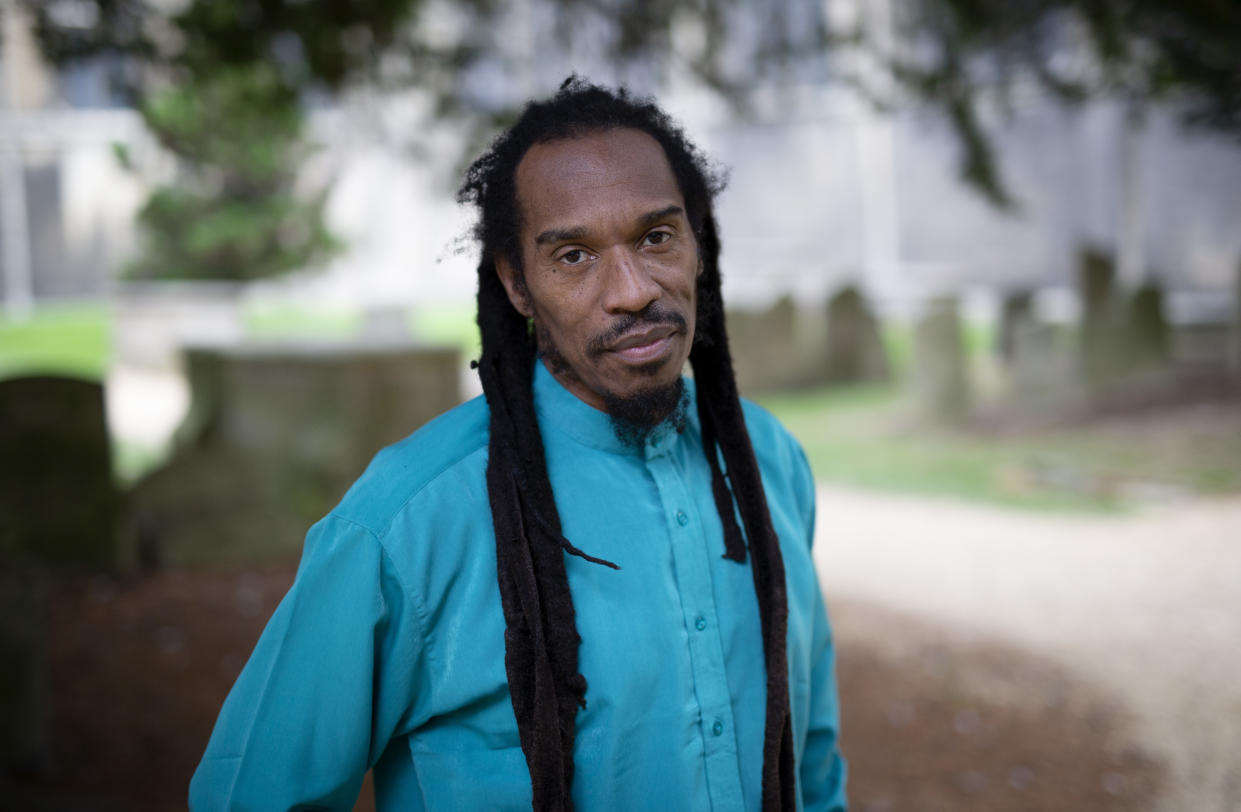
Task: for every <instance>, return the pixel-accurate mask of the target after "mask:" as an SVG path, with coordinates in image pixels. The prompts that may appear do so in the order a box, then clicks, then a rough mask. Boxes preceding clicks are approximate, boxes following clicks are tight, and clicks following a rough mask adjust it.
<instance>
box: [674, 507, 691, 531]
mask: <svg viewBox="0 0 1241 812" xmlns="http://www.w3.org/2000/svg"><path fill="white" fill-rule="evenodd" d="M677 524H679V525H681V526H682V527H684V526H685V525H687V524H689V516H688V515H686V513H685V511H683V510H678V511H677Z"/></svg>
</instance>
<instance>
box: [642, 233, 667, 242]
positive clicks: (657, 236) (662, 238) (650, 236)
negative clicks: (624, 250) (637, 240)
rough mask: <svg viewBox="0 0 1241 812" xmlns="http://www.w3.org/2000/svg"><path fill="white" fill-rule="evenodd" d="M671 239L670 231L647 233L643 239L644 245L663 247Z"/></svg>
mask: <svg viewBox="0 0 1241 812" xmlns="http://www.w3.org/2000/svg"><path fill="white" fill-rule="evenodd" d="M670 239H672V232H670V231H650V232H647V235H646V236H645V237H643V238H642V244H643V245H663V244H664V243H666V242H668V240H670Z"/></svg>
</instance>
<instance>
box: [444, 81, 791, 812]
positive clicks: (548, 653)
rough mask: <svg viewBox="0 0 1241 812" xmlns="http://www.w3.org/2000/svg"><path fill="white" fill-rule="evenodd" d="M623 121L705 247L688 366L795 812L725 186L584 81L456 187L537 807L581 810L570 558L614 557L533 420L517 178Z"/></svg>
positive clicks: (659, 131) (777, 564)
mask: <svg viewBox="0 0 1241 812" xmlns="http://www.w3.org/2000/svg"><path fill="white" fill-rule="evenodd" d="M620 128H630V129H636V130H640V131H642V132H645V133H647V134H648V135H650V136H651V137H653V138H654V139H655V140H656V141H657V142H659V144H660V146H661V147H663V150H664V154H665V155H666V156H667V158H668V162H669V164H670V165H671V167H672V171H673V174H674V176H675V177H676V180H677V185H678V187H679V189H680V191H681V194H682V196H683V197H684V198H685V206H686V213H687V216H688V218H689V221H690V225H691V227H692V228H693V230H694V234H695V237H696V238H697V242H698V249H699V256H700V257H701V261H702V269H703V270H702V273H701V274H700V275H699V277H698V281H697V302H698V304H697V313H696V319H697V328H696V334H695V337H694V344H693V347H692V348H691V350H690V363H691V365H692V366H693V369H694V380H695V383H696V386H697V390H698V416H699V422H700V423H701V425H702V443H703V448H704V449H705V451H706V458H707V463H708V465H709V467H710V471H711V488H712V494H713V496H714V499H715V504H716V509H717V510H718V512H719V515H720V520H721V522H722V523H723V527H724V557H725V558H728V559H731V560H733V561H736V562H739V563H744V562H745V561H746V558H747V544H746V540H747V539H748V540H749V545H748V548H749V556H748V557H749V559H750V567H751V570H752V572H753V576H754V591H755V593H756V595H757V597H758V608H759V618H760V623H761V628H762V638H763V653H764V659H765V664H766V671H767V707H766V726H765V729H764V735H763V770H762V807H763V809H764V810H765V812H772V811H774V810H789V809H793V808H795V806H796V801H795V797H794V795H795V787H796V785H795V778H794V764H793V734H792V726H791V722H790V715H789V704H788V664H787V651H786V643H785V639H786V633H787V628H788V602H787V596H786V593H785V582H784V563H783V559H782V558H781V556H780V547H779V540H778V539H777V537H776V533H775V530H774V529H773V528H772V524H771V516H770V513H769V512H768V508H767V499H766V496H765V494H764V492H763V484H762V481H761V479H760V475H759V470H758V462H757V460H756V459H755V456H754V449H753V447H752V446H751V444H750V438H749V433H748V431H747V430H746V426H745V420H744V418H743V415H742V410H741V402H740V400H739V399H738V395H737V384H736V380H735V378H734V376H733V369H732V358H731V356H730V354H729V350H728V338H727V335H726V333H725V329H724V309H723V299H722V297H721V294H720V272H719V253H720V243H719V237H718V234H717V231H716V224H715V216H714V214H713V211H712V200H713V198H714V196H715V195H716V193H718V192H719V190H720V189H721V188H722V187H723V182H722V180H721V179H720V178H719V177H718V176H717V175H716V174H715V173H713V172H712V171H711V169H710V168H709V166H708V164H707V162H706V160H705V159H704V158H703V156H702V155H701V154H700V153H699V152H698V151H697V150H696V149H695V148H694V147H693V146H692V145H691V144H690V143H689V141H688V140H687V139H686V137H685V135H684V134H683V133H682V131H681V130H680V128H678V127H677V126H676V125H675V124H674V123H673V122H672V121H671V119H669V118H668V116H667V115H666V114H665V113H664V112H663V111H662V110H660V109H659V108H658V107H656V106H655V104H654V103H653V102H651V101H650V100H646V99H637V98H634V97H632V96H631V95H629V94H628V93H627V92H626V91H625V90H624V89H621V90H618V91H615V92H613V91H610V90H607V89H605V88H601V87H598V86H595V85H591V84H588V83H586V82H583V81H581V80H579V79H578V78H577V77H570V78H569V79H568V80H566V81H565V83H564V84H563V85H561V87H560V90H559V92H558V93H557V94H556V95H555V96H553V97H552V98H551V99H549V100H547V101H545V102H532V103H530V104H529V105H527V106H526V108H525V110H524V111H523V113H522V115H521V117H520V118H519V119H518V120H517V122H516V123H515V124H514V125H513V126H512V127H511V128H510V129H509V130H507V131H506V132H505V133H503V134H501V135H500V136H499V137H498V138H497V139H496V141H495V142H494V143H493V144H492V146H491V149H490V150H489V151H488V152H487V153H486V154H484V155H483V156H482V157H481V158H479V159H478V160H477V161H476V162H475V163H474V164H473V165H472V166H471V167H470V168H469V170H468V172H467V174H466V178H465V182H464V183H463V184H462V186H461V190H460V191H459V193H458V199H459V200H460V201H461V202H463V203H471V204H473V205H475V206H476V207H477V208H478V209H479V214H480V216H479V221H478V225H477V226H476V228H475V236H476V237H477V239H478V240H479V242H480V243H481V245H482V257H481V259H480V262H479V265H478V279H479V283H478V324H479V329H480V332H481V334H482V357H481V358H480V360H479V362H478V369H479V376H480V378H481V380H482V385H483V393H484V394H485V396H486V398H487V404H488V406H489V407H490V410H491V417H490V419H491V425H490V431H491V437H490V447H489V457H488V462H487V491H488V496H489V498H490V501H491V513H492V519H493V521H494V524H495V533H496V563H497V568H498V575H499V586H500V599H501V604H502V606H503V610H504V618H505V623H506V629H505V634H504V643H505V658H504V664H505V671H506V673H507V675H508V683H509V691H510V693H511V695H512V701H513V710H514V713H515V715H516V717H517V728H518V732H519V735H520V739H521V747H522V751H523V752H524V753H525V756H526V763H527V765H528V767H529V769H530V779H531V783H532V787H533V800H534V808H535V809H537V810H545V809H546V810H570V809H572V797H571V794H570V792H571V786H572V781H573V741H574V733H575V727H576V718H577V710H578V708H579V707H584V706H585V698H586V680H585V678H584V677H583V676H582V675H581V674H580V673H579V671H578V646H579V643H580V642H581V637H580V636H579V635H578V632H577V624H576V616H575V613H574V608H573V598H572V595H571V594H570V593H569V582H568V576H567V574H566V571H565V562H564V554H565V553H566V552H567V553H570V554H573V555H577V556H580V557H582V558H585V559H587V560H590V561H592V562H594V563H598V564H605V565H607V564H608V562H605V561H600V560H598V559H594V558H591V557H590V556H587V555H586V554H585V553H583V552H582V551H580V550H578V549H577V548H576V547H574V546H573V545H572V544H571V543H570V542H569V541H568V540H567V539H565V538H564V536H563V534H562V532H561V525H560V516H559V514H558V512H557V510H556V504H555V501H554V499H553V495H552V487H551V481H550V480H549V478H548V474H547V462H546V459H545V457H544V453H543V442H542V438H541V436H540V433H539V426H538V420H537V418H536V416H535V411H534V394H533V388H532V377H533V370H534V363H535V358H536V349H537V348H536V346H535V340H534V337H533V335H532V333H531V330H530V327H529V324H528V323H527V320H526V318H525V317H523V316H522V315H521V314H520V313H519V312H518V311H517V310H516V309H515V308H514V307H513V306H512V304H511V303H510V301H509V299H508V296H507V294H506V292H505V290H504V287H503V285H502V283H501V282H500V279H499V275H498V274H497V273H496V260H497V258H501V257H503V258H505V259H507V260H508V261H509V262H510V263H511V264H512V265H513V267H514V268H516V269H517V271H518V274H519V275H520V273H521V272H522V265H521V250H520V245H519V242H518V234H519V232H520V225H521V223H520V210H519V207H518V205H517V189H516V171H517V165H518V163H519V162H520V161H521V159H522V157H523V156H524V155H525V154H526V152H527V151H528V150H529V149H530V147H532V146H533V145H535V144H538V143H545V142H548V141H556V140H562V139H570V138H575V137H581V136H584V135H588V134H593V133H598V132H604V131H608V130H613V129H620ZM721 458H722V461H723V467H721ZM730 486H731V487H730ZM734 505H735V507H734ZM737 513H739V514H740V516H741V525H743V526H744V535H743V533H742V527H741V526H738V524H737V520H736V514H737ZM609 566H611V565H609Z"/></svg>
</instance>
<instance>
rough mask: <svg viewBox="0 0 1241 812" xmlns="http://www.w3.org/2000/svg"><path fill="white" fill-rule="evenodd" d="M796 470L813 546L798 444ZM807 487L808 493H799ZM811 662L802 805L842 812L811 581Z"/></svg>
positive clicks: (828, 637) (830, 673)
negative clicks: (805, 505) (812, 614)
mask: <svg viewBox="0 0 1241 812" xmlns="http://www.w3.org/2000/svg"><path fill="white" fill-rule="evenodd" d="M797 451H798V457H799V460H800V463H801V464H800V466H799V469H800V472H801V476H800V477H799V480H800V481H799V483H798V491H799V492H801V493H799V495H801V496H802V500H803V504H806V503H808V514H809V521H808V522H807V539H806V544H807V546H808V547H813V545H814V523H815V504H814V502H815V499H814V477H813V475H812V474H811V472H810V465H809V463H808V462H807V461H806V457H805V453H804V452H802V450H801V447H800V446H798V448H797ZM806 491H808V492H809V493H808V496H807V495H804V494H805V492H806ZM813 611H814V632H813V637H812V639H813V649H812V651H813V655H812V660H811V662H813V664H814V665H813V666H812V670H811V674H810V719H809V721H810V724H809V727H808V729H807V731H806V745H805V749H804V751H803V753H802V761H801V765H800V773H801V774H800V776H799V778H800V781H801V789H802V804H803V809H804V810H806V812H812V811H813V812H819V811H820V810H825V811H830V812H843V810H844V809H845V808H846V802H845V772H846V769H845V760H844V757H843V756H842V755H841V753H840V745H839V733H840V700H839V696H838V693H837V690H836V647H835V645H834V644H833V642H832V630H831V626H830V624H829V623H828V619H827V609H826V607H825V606H824V603H823V595H822V592H821V591H820V589H819V586H818V579H817V578H816V579H815V586H814V610H813Z"/></svg>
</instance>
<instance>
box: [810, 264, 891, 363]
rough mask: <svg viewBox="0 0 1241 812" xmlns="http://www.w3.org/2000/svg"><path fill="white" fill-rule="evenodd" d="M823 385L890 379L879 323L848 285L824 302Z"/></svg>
mask: <svg viewBox="0 0 1241 812" xmlns="http://www.w3.org/2000/svg"><path fill="white" fill-rule="evenodd" d="M824 367H825V368H824V375H825V380H826V382H827V383H862V382H874V381H886V380H888V379H889V377H890V375H891V370H890V368H889V364H888V356H887V352H886V351H885V350H884V346H883V337H882V335H881V334H880V331H879V320H878V319H876V318H875V314H874V313H873V312H872V311H871V309H870V306H869V305H868V304H867V302H866V299H865V298H863V296H862V294H861V292H860V291H859V290H858V289H857V288H856V287H853V286H852V285H850V286H848V287H845V288H842V289H841V290H840V291H838V292H837V293H836V294H835V295H834V296H832V297H831V298H830V299H829V300H828V302H827V348H826V357H825V361H824Z"/></svg>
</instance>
